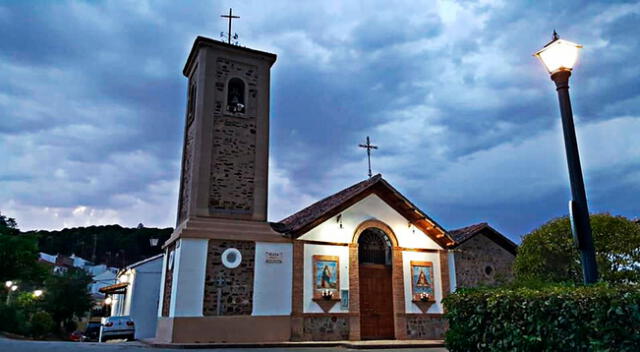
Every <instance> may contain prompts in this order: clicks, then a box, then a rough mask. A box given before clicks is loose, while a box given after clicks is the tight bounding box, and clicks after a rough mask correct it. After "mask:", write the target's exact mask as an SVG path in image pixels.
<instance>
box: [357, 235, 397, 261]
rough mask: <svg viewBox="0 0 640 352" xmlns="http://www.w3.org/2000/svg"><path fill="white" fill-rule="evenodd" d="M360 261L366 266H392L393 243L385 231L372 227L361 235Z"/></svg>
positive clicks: (359, 241) (359, 244)
mask: <svg viewBox="0 0 640 352" xmlns="http://www.w3.org/2000/svg"><path fill="white" fill-rule="evenodd" d="M358 260H359V262H360V263H366V264H383V265H391V241H390V240H389V237H387V235H386V234H385V233H384V231H382V230H380V229H378V228H375V227H372V228H368V229H366V230H364V231H363V232H362V234H360V237H359V238H358Z"/></svg>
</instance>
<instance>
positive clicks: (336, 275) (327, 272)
mask: <svg viewBox="0 0 640 352" xmlns="http://www.w3.org/2000/svg"><path fill="white" fill-rule="evenodd" d="M312 265H313V298H314V299H324V300H338V299H340V291H339V289H340V258H339V257H337V256H330V255H314V256H313V257H312Z"/></svg>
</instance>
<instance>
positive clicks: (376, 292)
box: [358, 227, 394, 340]
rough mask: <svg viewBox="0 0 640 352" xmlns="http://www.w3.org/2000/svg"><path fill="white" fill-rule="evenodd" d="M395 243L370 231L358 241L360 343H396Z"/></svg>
mask: <svg viewBox="0 0 640 352" xmlns="http://www.w3.org/2000/svg"><path fill="white" fill-rule="evenodd" d="M391 247H392V243H391V240H390V239H389V236H387V234H386V233H385V232H384V231H383V230H381V229H379V228H377V227H369V228H367V229H365V230H364V231H362V233H360V236H359V237H358V267H359V270H358V271H359V273H358V274H359V282H360V336H361V339H363V340H365V339H393V338H394V319H393V291H392V265H391V264H392V258H391V256H392V254H391V253H392V252H391Z"/></svg>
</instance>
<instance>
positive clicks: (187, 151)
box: [178, 90, 196, 224]
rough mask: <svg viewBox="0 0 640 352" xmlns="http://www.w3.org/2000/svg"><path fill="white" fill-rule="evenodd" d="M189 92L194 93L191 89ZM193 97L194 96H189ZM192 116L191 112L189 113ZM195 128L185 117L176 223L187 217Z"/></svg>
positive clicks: (191, 121)
mask: <svg viewBox="0 0 640 352" xmlns="http://www.w3.org/2000/svg"><path fill="white" fill-rule="evenodd" d="M190 94H196V93H195V90H192V91H191V92H190ZM190 99H195V97H190ZM190 116H193V114H190ZM194 135H195V128H194V127H193V118H189V117H188V118H187V127H186V131H185V135H184V146H183V152H182V177H181V180H180V200H179V201H178V224H180V223H181V222H182V221H183V220H184V219H186V218H187V214H188V211H189V200H190V194H191V182H192V177H191V164H192V163H193V141H194V137H195V136H194Z"/></svg>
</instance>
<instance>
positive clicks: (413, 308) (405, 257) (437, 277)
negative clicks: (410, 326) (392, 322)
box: [402, 251, 444, 313]
mask: <svg viewBox="0 0 640 352" xmlns="http://www.w3.org/2000/svg"><path fill="white" fill-rule="evenodd" d="M440 255H444V254H441V253H425V252H413V251H403V252H402V273H403V277H404V305H405V310H406V312H407V313H422V311H421V310H420V307H418V306H417V305H415V304H414V303H413V302H412V297H411V261H419V262H431V263H433V275H434V282H435V289H434V294H435V300H436V302H435V303H434V304H433V305H432V306H431V307H429V310H428V311H427V313H443V312H444V311H443V309H442V276H441V270H440Z"/></svg>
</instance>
